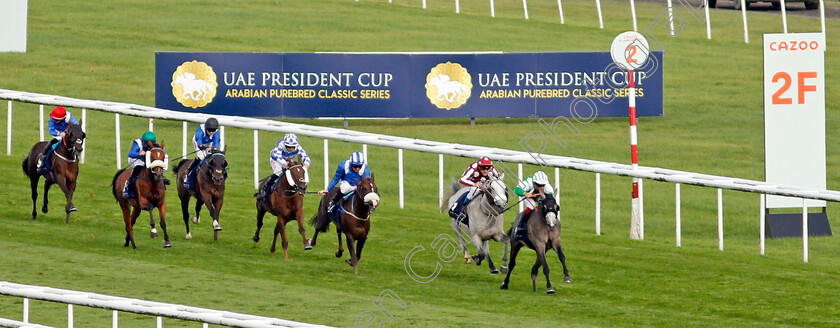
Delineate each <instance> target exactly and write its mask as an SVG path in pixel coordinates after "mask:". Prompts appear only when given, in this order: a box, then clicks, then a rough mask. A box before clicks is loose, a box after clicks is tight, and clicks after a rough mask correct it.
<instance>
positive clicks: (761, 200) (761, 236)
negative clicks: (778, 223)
mask: <svg viewBox="0 0 840 328" xmlns="http://www.w3.org/2000/svg"><path fill="white" fill-rule="evenodd" d="M766 198H767V195H765V194H760V195H759V197H758V199H759V200H758V203H759V206H760V207H761V208H760V210H761V213H760V214H759V215H758V220H759V221H760V222H759V223H758V226H759V229H758V234H759V236H758V240H759V242H758V243H759V250H760V252H759V253H760V254H761V255H764V229H765V226H764V225H765V223H764V219H765V217H766V215H767V213H766V212H767V211H766V210H765V209H764V206H765V205H764V204H765V199H766Z"/></svg>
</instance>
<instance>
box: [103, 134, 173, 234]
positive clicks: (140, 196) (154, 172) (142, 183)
mask: <svg viewBox="0 0 840 328" xmlns="http://www.w3.org/2000/svg"><path fill="white" fill-rule="evenodd" d="M164 144H165V143H164V142H161V143H160V145H158V144H153V148H152V149H150V150H148V151H146V167H145V168H144V169H143V170H141V171H140V173H139V174H138V175H137V178H136V180H134V187H133V188H134V190H135V191H136V194H137V198H136V199H135V198H123V196H122V189H123V186H124V185H125V181H126V180H127V179H128V178H129V177H130V176H131V171H132V170H131V169H121V170H119V171H117V174H115V175H114V179H113V180H112V181H111V191H112V192H113V194H114V198H116V199H117V202H118V203H119V204H120V208H121V209H122V213H123V221H125V232H126V234H125V245H123V247H128V244H129V242H130V243H131V247H132V248H135V249H136V248H137V245H136V244H135V243H134V223H136V222H137V217H138V216H140V212H141V211H144V210H145V211H148V212H149V225H151V226H152V229H151V232H150V235H151V237H152V238H157V236H158V234H157V229H155V217H154V214H153V210H154V208H155V207H157V209H158V216H160V228H161V229H163V239H164V243H163V247H172V243H171V242H170V241H169V234H168V233H167V232H166V186H165V185H164V184H163V180H164V176H163V172H164V171H166V170H167V169H168V166H169V155H167V154H166V151H164V150H163V146H164Z"/></svg>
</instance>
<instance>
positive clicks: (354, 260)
mask: <svg viewBox="0 0 840 328" xmlns="http://www.w3.org/2000/svg"><path fill="white" fill-rule="evenodd" d="M344 236H345V237H347V250H349V251H350V258H349V259H347V260H344V262H347V264H349V265H350V266H352V267H353V273H354V274H359V257H358V256H356V249H355V248H353V247H354V246H355V245H354V242H355V240H354V238H353V235H352V234H349V233H345V234H344Z"/></svg>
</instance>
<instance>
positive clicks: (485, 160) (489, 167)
mask: <svg viewBox="0 0 840 328" xmlns="http://www.w3.org/2000/svg"><path fill="white" fill-rule="evenodd" d="M500 177H501V174H500V173H499V171H497V170H496V168H495V167H493V161H492V160H490V157H487V156H482V157H481V158H480V159H479V160H478V162H475V163H472V164H470V166H469V167H467V170H466V171H464V174H463V175H462V176H461V179H460V180H458V182H460V183H461V184H462V185H465V186H469V188H470V189H469V191H468V192H466V193H465V194H464V195H462V196H461V198H459V199H458V201H457V202H455V204H454V205H453V206H452V209H451V210H450V212H451V214H454V216H456V217H457V216H460V215H461V214H462V213H461V212H463V210H464V207H465V206H466V205H467V204H469V203H470V201H471V200H472V199H473V197H475V195H476V194H478V191H479V190H480V187H481V185H482V184H483V183H485V182H486V181H489V180H490V179H496V178H500Z"/></svg>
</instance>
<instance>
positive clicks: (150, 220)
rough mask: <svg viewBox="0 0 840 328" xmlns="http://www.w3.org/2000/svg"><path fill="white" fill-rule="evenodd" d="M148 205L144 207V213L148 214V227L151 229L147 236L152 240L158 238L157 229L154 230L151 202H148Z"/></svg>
mask: <svg viewBox="0 0 840 328" xmlns="http://www.w3.org/2000/svg"><path fill="white" fill-rule="evenodd" d="M148 204H149V205H147V206H146V211H147V212H149V225H150V226H151V227H152V230H149V236H150V237H151V238H152V239H155V238H157V237H158V233H157V229H155V215H154V210H155V207H154V205H152V202H148Z"/></svg>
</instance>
